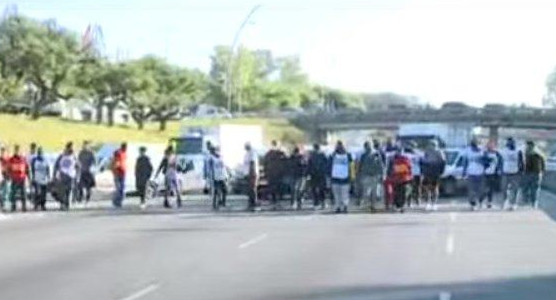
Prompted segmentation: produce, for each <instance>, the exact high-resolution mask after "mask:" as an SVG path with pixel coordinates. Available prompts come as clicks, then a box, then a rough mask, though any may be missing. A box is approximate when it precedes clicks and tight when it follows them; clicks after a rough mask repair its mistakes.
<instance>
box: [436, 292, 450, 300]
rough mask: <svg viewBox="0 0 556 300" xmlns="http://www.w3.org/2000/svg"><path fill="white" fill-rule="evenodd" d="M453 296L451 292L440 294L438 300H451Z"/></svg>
mask: <svg viewBox="0 0 556 300" xmlns="http://www.w3.org/2000/svg"><path fill="white" fill-rule="evenodd" d="M451 299H452V294H451V293H450V292H440V294H438V300H451Z"/></svg>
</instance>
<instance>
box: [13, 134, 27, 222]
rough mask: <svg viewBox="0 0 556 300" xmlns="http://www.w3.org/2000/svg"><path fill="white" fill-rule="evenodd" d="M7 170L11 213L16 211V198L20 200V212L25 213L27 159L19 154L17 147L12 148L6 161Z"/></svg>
mask: <svg viewBox="0 0 556 300" xmlns="http://www.w3.org/2000/svg"><path fill="white" fill-rule="evenodd" d="M8 170H9V174H10V180H11V190H10V202H11V205H12V207H11V211H12V212H14V211H15V210H16V196H19V198H20V200H21V210H22V211H23V212H26V211H27V200H26V197H25V181H26V180H27V178H28V174H29V165H28V164H27V159H26V158H25V157H24V156H22V155H21V154H20V153H19V145H15V146H14V154H13V156H12V157H10V159H9V161H8Z"/></svg>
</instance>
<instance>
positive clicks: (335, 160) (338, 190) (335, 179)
mask: <svg viewBox="0 0 556 300" xmlns="http://www.w3.org/2000/svg"><path fill="white" fill-rule="evenodd" d="M352 161H353V160H352V157H351V154H349V153H348V152H347V151H346V148H345V147H344V144H343V143H342V142H341V141H338V143H337V144H336V150H335V151H334V153H333V154H332V155H331V156H330V166H331V172H330V181H331V188H332V194H333V196H334V204H335V207H336V210H335V211H336V213H347V212H348V206H349V198H350V195H349V188H350V184H351V175H352V174H351V163H352Z"/></svg>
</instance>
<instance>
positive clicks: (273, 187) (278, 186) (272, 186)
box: [268, 176, 282, 204]
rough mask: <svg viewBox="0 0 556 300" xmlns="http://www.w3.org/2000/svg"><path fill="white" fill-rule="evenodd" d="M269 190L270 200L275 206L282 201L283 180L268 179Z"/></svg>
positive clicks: (278, 177) (275, 177)
mask: <svg viewBox="0 0 556 300" xmlns="http://www.w3.org/2000/svg"><path fill="white" fill-rule="evenodd" d="M268 189H269V193H270V200H271V201H272V203H273V204H277V203H278V202H279V201H282V178H281V177H280V176H272V177H269V178H268Z"/></svg>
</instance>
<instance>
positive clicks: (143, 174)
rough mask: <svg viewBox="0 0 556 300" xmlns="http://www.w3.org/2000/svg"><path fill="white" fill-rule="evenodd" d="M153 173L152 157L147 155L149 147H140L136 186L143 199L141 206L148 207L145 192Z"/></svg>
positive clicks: (136, 169) (136, 165)
mask: <svg viewBox="0 0 556 300" xmlns="http://www.w3.org/2000/svg"><path fill="white" fill-rule="evenodd" d="M152 174H153V165H152V164H151V159H150V158H149V157H148V156H147V148H145V147H141V148H139V157H138V158H137V161H136V163H135V187H136V188H137V193H138V194H139V197H140V199H141V208H142V209H144V208H145V207H146V203H145V192H146V189H147V183H148V182H149V179H150V178H151V175H152Z"/></svg>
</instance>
